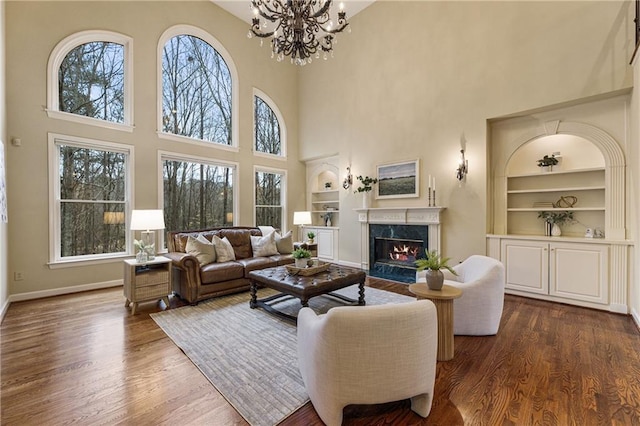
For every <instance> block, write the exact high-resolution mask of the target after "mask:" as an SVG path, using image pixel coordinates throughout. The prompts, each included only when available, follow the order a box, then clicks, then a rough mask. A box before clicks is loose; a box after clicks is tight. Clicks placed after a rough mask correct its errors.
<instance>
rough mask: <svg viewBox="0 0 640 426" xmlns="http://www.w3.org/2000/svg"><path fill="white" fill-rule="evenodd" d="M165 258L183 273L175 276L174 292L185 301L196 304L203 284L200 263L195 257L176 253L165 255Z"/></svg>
mask: <svg viewBox="0 0 640 426" xmlns="http://www.w3.org/2000/svg"><path fill="white" fill-rule="evenodd" d="M164 256H165V257H168V258H169V259H171V264H172V266H173V267H174V268H177V269H179V270H180V271H181V273H179V274H175V275H174V280H173V283H174V284H173V290H174V291H175V292H177V293H178V294H179V295H180V296H181V297H182V298H183V299H186V300H187V301H189V302H190V303H194V302H195V301H196V300H197V298H198V288H199V287H200V285H201V284H202V282H201V280H200V262H198V259H196V257H195V256H193V255H190V254H187V253H181V252H175V251H174V252H169V253H165V254H164Z"/></svg>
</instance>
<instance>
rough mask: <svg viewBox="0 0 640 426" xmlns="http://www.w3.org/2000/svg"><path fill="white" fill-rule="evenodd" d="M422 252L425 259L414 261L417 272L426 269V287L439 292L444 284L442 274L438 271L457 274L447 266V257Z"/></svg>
mask: <svg viewBox="0 0 640 426" xmlns="http://www.w3.org/2000/svg"><path fill="white" fill-rule="evenodd" d="M424 252H425V254H426V255H427V257H426V258H425V259H418V260H416V261H415V264H416V266H417V267H418V271H424V270H425V269H426V272H425V273H426V279H427V286H429V288H430V289H431V290H441V289H442V285H443V283H444V274H443V273H442V271H440V269H446V270H447V271H449V272H451V273H452V274H453V275H458V274H457V273H456V271H454V270H453V269H452V268H451V267H450V266H449V265H448V262H449V258H448V257H444V258H443V257H440V255H439V254H438V253H437V252H436V251H435V250H431V251H428V250H425V251H424Z"/></svg>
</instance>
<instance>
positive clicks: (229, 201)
mask: <svg viewBox="0 0 640 426" xmlns="http://www.w3.org/2000/svg"><path fill="white" fill-rule="evenodd" d="M162 170H163V186H164V216H165V225H166V230H167V231H180V230H196V229H205V228H210V227H214V226H232V225H233V201H234V187H235V185H234V181H235V174H236V173H235V172H236V166H235V165H230V164H215V163H205V162H200V161H195V160H193V161H192V160H189V159H183V158H177V157H171V156H169V155H166V156H163V157H162Z"/></svg>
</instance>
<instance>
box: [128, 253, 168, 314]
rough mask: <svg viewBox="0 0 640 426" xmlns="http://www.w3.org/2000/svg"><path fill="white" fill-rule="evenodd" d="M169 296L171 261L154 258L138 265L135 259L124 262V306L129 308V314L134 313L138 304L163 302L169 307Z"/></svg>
mask: <svg viewBox="0 0 640 426" xmlns="http://www.w3.org/2000/svg"><path fill="white" fill-rule="evenodd" d="M169 294H171V259H169V258H166V257H163V256H156V257H155V258H154V259H153V260H148V261H147V262H145V263H138V262H136V260H135V259H125V261H124V297H126V298H127V301H126V302H125V304H124V306H125V307H127V308H128V307H129V306H131V314H132V315H133V314H135V313H136V308H137V307H138V302H145V301H150V300H158V299H162V300H164V303H165V304H166V305H167V308H168V307H169Z"/></svg>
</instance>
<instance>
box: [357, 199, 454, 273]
mask: <svg viewBox="0 0 640 426" xmlns="http://www.w3.org/2000/svg"><path fill="white" fill-rule="evenodd" d="M444 209H445V207H376V208H370V209H355V211H356V212H357V213H358V222H360V241H361V244H360V247H361V248H362V249H361V253H360V264H361V267H362V269H367V270H368V269H369V224H398V225H429V240H428V241H429V250H437V251H438V253H440V238H441V237H440V234H441V232H440V214H441V213H442V211H443V210H444Z"/></svg>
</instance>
